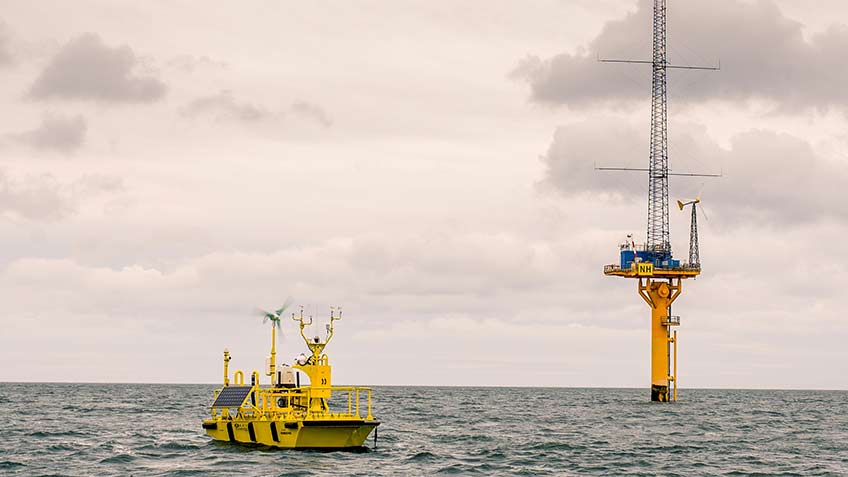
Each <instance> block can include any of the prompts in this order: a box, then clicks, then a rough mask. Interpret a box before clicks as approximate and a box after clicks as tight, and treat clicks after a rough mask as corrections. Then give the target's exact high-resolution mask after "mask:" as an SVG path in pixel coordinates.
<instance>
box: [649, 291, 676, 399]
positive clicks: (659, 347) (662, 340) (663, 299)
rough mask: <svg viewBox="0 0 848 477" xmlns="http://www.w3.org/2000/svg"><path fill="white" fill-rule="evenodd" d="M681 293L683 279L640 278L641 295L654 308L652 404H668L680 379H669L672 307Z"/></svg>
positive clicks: (652, 316) (652, 325)
mask: <svg viewBox="0 0 848 477" xmlns="http://www.w3.org/2000/svg"><path fill="white" fill-rule="evenodd" d="M681 290H682V288H681V280H680V278H677V279H674V278H669V279H659V280H654V279H651V278H646V279H643V278H640V279H639V296H641V297H642V299H643V300H645V302H646V303H647V304H648V306H650V307H651V401H659V402H667V401H668V399H669V392H668V391H669V389H668V388H669V382H670V380H671V379H675V380H676V377H672V376H669V371H670V369H669V343H670V341H671V340H670V339H669V338H670V336H669V331H668V328H669V314H670V313H669V311H670V309H671V304H672V303H673V302H674V300H676V299H677V297H678V296H680V292H681ZM675 360H676V357H675ZM675 387H676V381H675Z"/></svg>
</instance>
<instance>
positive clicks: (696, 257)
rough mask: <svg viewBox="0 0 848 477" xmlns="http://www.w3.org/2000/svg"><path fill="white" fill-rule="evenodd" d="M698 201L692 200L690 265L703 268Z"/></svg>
mask: <svg viewBox="0 0 848 477" xmlns="http://www.w3.org/2000/svg"><path fill="white" fill-rule="evenodd" d="M697 207H698V201H697V200H696V201H694V202H692V223H691V225H690V228H689V266H690V267H693V268H699V269H700V268H701V257H700V252H699V250H698V212H697Z"/></svg>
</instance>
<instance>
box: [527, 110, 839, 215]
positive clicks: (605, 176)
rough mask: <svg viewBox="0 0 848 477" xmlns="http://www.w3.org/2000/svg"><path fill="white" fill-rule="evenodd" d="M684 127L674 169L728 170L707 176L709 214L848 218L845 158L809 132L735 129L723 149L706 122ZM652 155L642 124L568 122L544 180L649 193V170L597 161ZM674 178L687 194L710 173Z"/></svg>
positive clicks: (570, 188) (675, 140) (568, 187)
mask: <svg viewBox="0 0 848 477" xmlns="http://www.w3.org/2000/svg"><path fill="white" fill-rule="evenodd" d="M684 129H685V128H677V129H676V131H678V132H677V133H674V134H673V135H672V137H671V139H670V143H671V144H672V153H671V157H670V160H671V165H672V168H673V169H674V170H676V171H678V172H707V173H718V172H719V171H723V173H724V177H722V178H720V179H707V181H708V188H709V189H708V194H709V197H708V198H705V199H706V201H705V205H706V207H707V208H709V209H711V212H712V211H713V210H715V213H714V214H711V218H713V219H715V218H718V219H720V220H722V221H725V222H727V223H729V224H735V225H741V224H744V223H746V222H754V223H758V224H772V225H784V224H801V223H809V222H814V221H820V220H827V219H828V218H836V219H838V220H842V221H845V220H848V210H846V209H845V208H844V207H840V206H838V204H839V203H840V201H841V200H842V198H841V190H842V186H843V184H845V183H846V182H848V164H846V163H845V162H844V161H843V162H836V161H831V160H828V159H825V158H823V157H821V156H820V155H818V154H817V153H816V152H815V151H814V150H813V149H812V147H811V146H810V145H809V144H808V143H807V142H806V141H804V140H803V139H799V138H797V137H794V136H790V135H787V134H779V133H775V132H771V131H764V130H751V131H747V132H742V133H739V134H736V135H735V136H733V137H732V138H731V140H730V145H729V147H728V148H724V147H721V146H719V145H718V144H717V143H716V142H715V141H713V140H712V139H710V138H709V137H708V136H706V134H705V133H704V132H703V130H702V129H699V128H696V127H694V128H693V127H689V128H688V129H689V130H688V131H686V130H684ZM610 138H615V140H610ZM675 152H678V154H676V155H675ZM647 158H648V143H647V138H646V136H645V133H644V130H643V128H635V127H632V126H630V125H629V124H627V123H625V122H623V121H621V120H615V119H611V118H604V119H602V120H596V121H590V122H583V123H576V124H572V125H569V126H563V127H560V128H558V129H557V130H556V132H555V134H554V139H553V142H552V143H551V145H550V147H549V148H548V151H547V153H546V154H545V155H544V156H542V158H541V160H542V162H543V163H544V166H545V175H544V178H543V180H542V182H541V185H542V186H543V188H547V189H550V190H554V191H556V193H558V194H560V195H563V196H566V197H577V196H591V197H601V198H608V199H613V200H644V198H645V197H647V192H646V190H647V178H646V177H645V176H646V173H637V172H601V171H596V170H594V165H595V164H597V165H599V166H628V167H646V164H647V161H648V159H647ZM670 182H671V183H672V185H671V192H672V194H674V193H675V192H677V191H682V192H684V195H686V196H689V195H693V194H695V193H697V190H698V189H700V188H701V187H700V184H701V183H703V182H704V179H690V178H682V177H672V178H671V181H670Z"/></svg>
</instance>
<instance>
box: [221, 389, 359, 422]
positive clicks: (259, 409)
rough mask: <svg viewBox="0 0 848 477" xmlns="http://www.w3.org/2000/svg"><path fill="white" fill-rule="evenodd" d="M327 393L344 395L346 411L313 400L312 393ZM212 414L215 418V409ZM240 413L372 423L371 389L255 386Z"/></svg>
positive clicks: (255, 415) (334, 405)
mask: <svg viewBox="0 0 848 477" xmlns="http://www.w3.org/2000/svg"><path fill="white" fill-rule="evenodd" d="M327 390H329V391H330V392H331V393H339V394H340V393H347V407H346V408H342V409H340V410H337V409H333V408H331V403H330V402H328V401H331V400H332V399H331V400H328V399H325V398H323V397H313V396H312V394H313V392H315V393H316V394H319V395H320V394H323V395H326V391H327ZM319 391H320V392H319ZM216 394H217V392H216ZM363 398H365V401H366V402H365V409H364V410H365V411H367V414H366V416H365V417H364V418H363V417H362V410H363V409H362V407H363V406H362V400H363ZM333 401H335V400H333ZM342 402H343V401H342ZM332 404H333V407H336V406H338V405H339V403H338V401H336V402H333V403H332ZM334 411H338V412H334ZM213 413H215V414H217V412H216V411H215V410H214V409H213ZM239 413H240V414H242V415H244V416H254V417H265V418H267V419H285V420H301V419H327V420H336V419H338V420H358V419H366V420H373V419H374V416H373V414H372V412H371V388H366V387H355V386H325V387H319V386H316V387H311V386H305V387H301V388H262V387H258V386H256V387H254V389H253V390H252V391H251V396H250V397H249V398H248V399H247V400H245V403H244V405H243V406H242V407H241V408H240V409H239Z"/></svg>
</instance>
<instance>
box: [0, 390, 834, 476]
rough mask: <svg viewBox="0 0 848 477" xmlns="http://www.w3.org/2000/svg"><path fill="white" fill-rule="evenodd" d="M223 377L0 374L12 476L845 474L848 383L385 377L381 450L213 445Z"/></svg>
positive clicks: (0, 471)
mask: <svg viewBox="0 0 848 477" xmlns="http://www.w3.org/2000/svg"><path fill="white" fill-rule="evenodd" d="M213 389H214V386H211V385H210V386H206V385H158V384H10V383H0V410H2V417H3V419H2V420H0V475H13V476H14V475H20V476H39V475H56V476H59V475H62V476H109V475H121V476H127V475H134V476H147V475H155V476H185V475H202V476H207V475H209V476H214V475H244V476H298V475H301V476H311V475H368V476H371V475H398V476H404V475H432V474H457V475H585V474H628V475H655V474H666V475H704V474H726V475H749V474H760V475H777V474H788V475H796V474H803V475H840V474H841V475H848V392H842V391H742V390H731V391H728V390H682V391H681V392H680V395H679V397H680V401H679V402H677V403H675V404H655V403H650V402H647V399H648V394H649V393H648V391H647V390H637V389H568V388H564V389H542V388H536V389H532V388H433V387H377V388H375V396H374V398H375V406H374V409H375V415H376V416H377V417H378V418H379V419H380V420H381V421H382V422H383V424H382V425H381V426H380V427H379V435H378V440H377V447H376V449H374V448H373V445H374V443H373V441H372V440H369V442H368V445H369V447H370V448H369V449H367V450H365V451H362V452H317V451H292V450H279V449H270V448H267V447H259V446H249V445H242V444H230V443H220V442H214V441H212V440H211V439H209V438H208V437H206V435H205V434H204V433H203V431H202V429H201V427H200V422H201V420H202V419H203V418H204V417H205V416H206V415H207V406H208V405H209V403H210V399H211V395H212V390H213Z"/></svg>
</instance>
